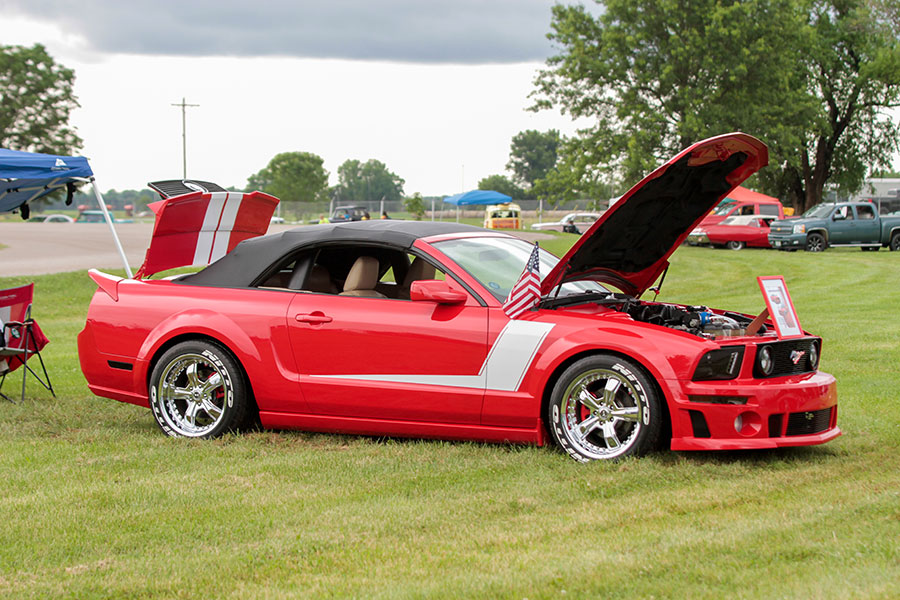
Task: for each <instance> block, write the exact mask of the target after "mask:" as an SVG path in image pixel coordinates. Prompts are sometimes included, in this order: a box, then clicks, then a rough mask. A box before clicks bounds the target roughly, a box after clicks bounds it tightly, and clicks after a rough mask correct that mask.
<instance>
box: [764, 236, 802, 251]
mask: <svg viewBox="0 0 900 600" xmlns="http://www.w3.org/2000/svg"><path fill="white" fill-rule="evenodd" d="M769 245H770V246H772V247H773V248H803V247H805V246H806V234H805V233H792V234H789V235H771V234H770V235H769Z"/></svg>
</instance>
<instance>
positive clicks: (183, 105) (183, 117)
mask: <svg viewBox="0 0 900 600" xmlns="http://www.w3.org/2000/svg"><path fill="white" fill-rule="evenodd" d="M172 106H180V107H181V157H182V165H183V167H184V179H187V116H186V115H187V110H185V109H187V107H189V106H191V107H194V106H200V105H199V104H188V103H187V102H185V99H184V98H182V99H181V104H173V105H172Z"/></svg>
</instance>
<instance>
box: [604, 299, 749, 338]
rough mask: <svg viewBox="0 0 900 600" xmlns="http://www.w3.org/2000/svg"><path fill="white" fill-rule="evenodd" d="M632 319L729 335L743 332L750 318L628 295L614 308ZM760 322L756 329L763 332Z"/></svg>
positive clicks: (699, 332)
mask: <svg viewBox="0 0 900 600" xmlns="http://www.w3.org/2000/svg"><path fill="white" fill-rule="evenodd" d="M618 309H619V310H621V311H622V312H624V313H627V314H628V316H630V317H631V318H632V319H634V320H635V321H640V322H642V323H652V324H653V325H662V326H663V327H668V328H670V329H677V330H679V331H685V332H687V333H691V334H693V335H697V336H700V337H706V338H709V337H713V338H716V337H730V336H742V335H747V326H748V325H750V323H751V321H752V319H750V318H749V317H747V316H745V315H741V314H738V313H732V312H726V313H722V314H719V313H715V312H713V311H712V310H711V309H710V308H709V307H707V306H679V305H676V304H657V303H648V302H642V301H640V300H637V299H634V298H632V299H629V300H625V301H624V302H622V304H621V306H620V307H619V308H618ZM764 332H765V326H762V327H761V328H760V330H759V332H758V333H764Z"/></svg>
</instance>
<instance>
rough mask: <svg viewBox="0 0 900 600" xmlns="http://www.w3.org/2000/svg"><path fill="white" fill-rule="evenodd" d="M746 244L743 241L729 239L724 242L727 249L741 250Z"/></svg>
mask: <svg viewBox="0 0 900 600" xmlns="http://www.w3.org/2000/svg"><path fill="white" fill-rule="evenodd" d="M746 245H747V244H745V243H744V242H737V241H731V242H728V243H727V244H725V247H726V248H728V249H729V250H742V249H743V248H744V246H746Z"/></svg>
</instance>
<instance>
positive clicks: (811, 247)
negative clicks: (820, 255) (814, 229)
mask: <svg viewBox="0 0 900 600" xmlns="http://www.w3.org/2000/svg"><path fill="white" fill-rule="evenodd" d="M827 247H828V244H827V243H826V242H825V238H824V237H823V236H822V235H821V234H819V233H811V234H809V235H808V236H806V251H807V252H823V251H824V250H825V248H827Z"/></svg>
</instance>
